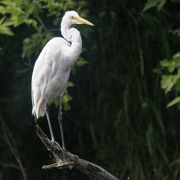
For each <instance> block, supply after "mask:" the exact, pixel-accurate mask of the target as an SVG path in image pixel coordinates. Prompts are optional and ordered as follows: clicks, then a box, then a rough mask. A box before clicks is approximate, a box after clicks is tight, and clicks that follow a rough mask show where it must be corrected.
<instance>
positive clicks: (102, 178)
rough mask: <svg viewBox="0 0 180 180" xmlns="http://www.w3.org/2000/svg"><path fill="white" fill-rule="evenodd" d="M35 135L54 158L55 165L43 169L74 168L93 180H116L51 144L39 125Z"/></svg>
mask: <svg viewBox="0 0 180 180" xmlns="http://www.w3.org/2000/svg"><path fill="white" fill-rule="evenodd" d="M36 130H37V134H38V136H39V138H40V139H41V141H42V142H43V144H44V145H45V146H46V147H47V149H48V150H49V151H51V152H52V153H53V155H54V156H55V158H56V160H57V163H54V164H50V165H46V166H43V167H42V168H43V169H50V168H53V167H55V168H59V169H62V168H70V169H71V168H73V167H74V168H76V169H78V170H79V171H81V172H83V173H84V174H87V175H88V176H90V177H92V178H93V179H97V180H118V178H116V177H115V176H113V175H112V174H110V173H109V172H107V171H106V170H104V169H103V168H101V167H100V166H98V165H96V164H94V163H91V162H89V161H86V160H84V159H80V158H79V157H78V156H76V155H74V154H71V153H70V152H68V151H65V150H63V149H62V148H61V146H60V145H59V144H58V143H57V142H55V143H52V142H51V141H50V140H49V139H48V138H47V136H46V135H45V134H44V132H43V131H42V129H41V128H40V127H39V125H37V126H36Z"/></svg>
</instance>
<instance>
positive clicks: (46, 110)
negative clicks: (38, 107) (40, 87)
mask: <svg viewBox="0 0 180 180" xmlns="http://www.w3.org/2000/svg"><path fill="white" fill-rule="evenodd" d="M45 112H46V117H47V121H48V125H49V130H50V134H51V142H52V143H54V142H55V138H54V134H53V130H52V126H51V121H50V118H49V108H48V102H47V100H46V104H45Z"/></svg>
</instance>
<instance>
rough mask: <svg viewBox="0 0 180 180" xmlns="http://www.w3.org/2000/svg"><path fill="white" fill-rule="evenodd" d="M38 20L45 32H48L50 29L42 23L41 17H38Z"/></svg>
mask: <svg viewBox="0 0 180 180" xmlns="http://www.w3.org/2000/svg"><path fill="white" fill-rule="evenodd" d="M37 19H38V21H39V23H40V24H41V26H42V27H43V29H44V30H45V31H48V29H47V27H46V26H45V24H44V22H43V21H42V19H41V18H40V17H39V16H38V17H37Z"/></svg>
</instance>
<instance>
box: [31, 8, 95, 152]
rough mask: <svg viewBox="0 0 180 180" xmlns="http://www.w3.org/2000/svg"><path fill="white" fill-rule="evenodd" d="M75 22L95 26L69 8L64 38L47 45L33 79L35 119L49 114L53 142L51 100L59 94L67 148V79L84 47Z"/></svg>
mask: <svg viewBox="0 0 180 180" xmlns="http://www.w3.org/2000/svg"><path fill="white" fill-rule="evenodd" d="M72 24H88V25H92V26H93V24H92V23H90V22H89V21H87V20H85V19H83V18H81V17H79V15H78V13H77V12H75V11H67V12H66V13H65V15H64V17H63V19H62V22H61V33H62V36H63V37H64V38H61V37H56V38H53V39H51V40H50V41H49V42H48V43H47V44H46V45H45V47H44V48H43V50H42V51H41V53H40V55H39V57H38V59H37V61H36V63H35V65H34V69H33V74H32V82H31V96H32V114H33V115H34V116H35V117H36V119H38V118H39V117H41V116H44V115H45V114H46V116H47V120H48V125H49V129H50V133H51V140H52V141H53V142H54V135H53V131H52V127H51V123H50V118H49V112H48V103H50V102H51V101H52V100H53V99H54V98H56V97H57V96H59V95H60V109H59V115H58V121H59V124H60V130H61V136H62V145H63V148H64V149H65V145H64V137H63V130H62V112H61V111H62V110H61V103H62V96H63V93H64V91H65V89H66V86H67V83H68V79H69V75H70V68H71V66H72V65H73V64H74V63H75V61H76V60H77V59H78V57H79V55H80V53H81V49H82V40H81V35H80V32H79V31H78V30H77V29H75V28H71V25H72Z"/></svg>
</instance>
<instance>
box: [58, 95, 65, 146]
mask: <svg viewBox="0 0 180 180" xmlns="http://www.w3.org/2000/svg"><path fill="white" fill-rule="evenodd" d="M62 120H63V118H62V96H60V103H59V114H58V122H59V127H60V132H61V139H62V148H63V149H66V148H65V144H64V133H63V126H62Z"/></svg>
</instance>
